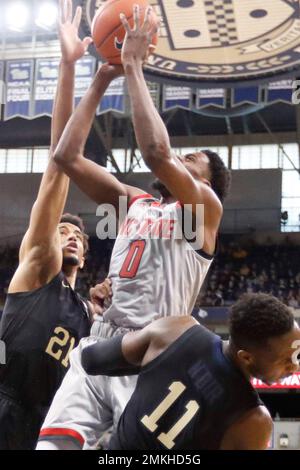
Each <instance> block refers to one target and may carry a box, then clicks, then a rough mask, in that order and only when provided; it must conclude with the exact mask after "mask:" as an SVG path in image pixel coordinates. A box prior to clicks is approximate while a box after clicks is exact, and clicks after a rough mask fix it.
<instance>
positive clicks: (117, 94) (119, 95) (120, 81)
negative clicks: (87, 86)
mask: <svg viewBox="0 0 300 470" xmlns="http://www.w3.org/2000/svg"><path fill="white" fill-rule="evenodd" d="M124 81H125V79H124V77H119V78H116V79H115V80H114V81H113V82H111V84H110V85H109V87H108V89H107V90H106V93H105V95H104V96H103V98H102V100H101V102H100V104H99V106H98V109H97V115H99V114H103V113H107V112H108V111H116V112H118V113H125V95H124Z"/></svg>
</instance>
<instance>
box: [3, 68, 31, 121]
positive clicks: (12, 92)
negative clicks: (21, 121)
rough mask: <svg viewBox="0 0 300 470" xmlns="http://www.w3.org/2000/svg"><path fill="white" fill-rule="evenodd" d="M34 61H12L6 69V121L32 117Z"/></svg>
mask: <svg viewBox="0 0 300 470" xmlns="http://www.w3.org/2000/svg"><path fill="white" fill-rule="evenodd" d="M33 66H34V62H33V60H25V59H24V60H10V61H8V62H7V68H6V96H5V102H6V104H5V109H4V119H5V120H8V119H12V118H14V117H18V116H19V117H24V118H30V117H31V109H30V103H31V94H32V82H33Z"/></svg>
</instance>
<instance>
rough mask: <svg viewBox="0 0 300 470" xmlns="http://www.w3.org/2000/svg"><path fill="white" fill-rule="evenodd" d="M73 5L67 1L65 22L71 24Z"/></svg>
mask: <svg viewBox="0 0 300 470" xmlns="http://www.w3.org/2000/svg"><path fill="white" fill-rule="evenodd" d="M72 14H73V5H72V0H67V12H66V20H67V21H70V23H71V22H72Z"/></svg>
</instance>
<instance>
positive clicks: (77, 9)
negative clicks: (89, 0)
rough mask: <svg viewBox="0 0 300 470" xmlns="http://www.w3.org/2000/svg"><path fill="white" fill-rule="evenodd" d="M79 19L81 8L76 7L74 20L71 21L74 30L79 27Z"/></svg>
mask: <svg viewBox="0 0 300 470" xmlns="http://www.w3.org/2000/svg"><path fill="white" fill-rule="evenodd" d="M81 17H82V8H81V7H77V8H76V12H75V15H74V19H73V25H74V26H75V28H76V29H78V28H79V25H80V22H81Z"/></svg>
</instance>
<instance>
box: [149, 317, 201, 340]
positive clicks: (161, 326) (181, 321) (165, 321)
mask: <svg viewBox="0 0 300 470" xmlns="http://www.w3.org/2000/svg"><path fill="white" fill-rule="evenodd" d="M196 325H198V326H199V323H198V322H197V321H196V320H195V319H194V318H193V317H191V316H188V315H186V316H180V317H168V318H161V319H159V320H156V321H155V322H153V323H151V325H149V333H150V335H151V339H152V341H154V342H155V343H156V345H157V346H159V347H161V348H163V346H165V345H166V344H171V343H173V342H174V341H176V340H177V339H178V338H179V337H180V336H182V335H183V334H184V333H185V332H186V331H187V330H189V329H190V328H192V327H193V326H196Z"/></svg>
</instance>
